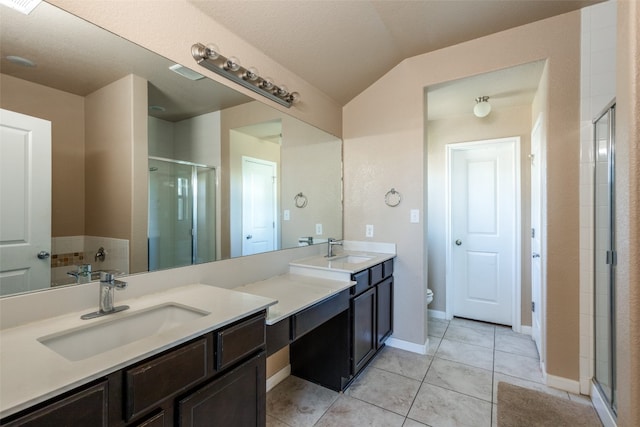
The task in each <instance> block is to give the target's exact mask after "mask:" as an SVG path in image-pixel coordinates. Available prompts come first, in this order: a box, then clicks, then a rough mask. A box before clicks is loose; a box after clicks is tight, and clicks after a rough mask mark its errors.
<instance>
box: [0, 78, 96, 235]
mask: <svg viewBox="0 0 640 427" xmlns="http://www.w3.org/2000/svg"><path fill="white" fill-rule="evenodd" d="M0 87H1V88H2V92H1V94H0V107H2V108H5V109H7V110H11V111H16V112H18V113H22V114H27V115H29V116H34V117H39V118H42V119H46V120H49V121H50V122H51V195H52V197H51V235H52V237H61V236H80V235H83V234H84V226H85V221H84V209H83V207H84V173H85V171H84V98H83V97H81V96H77V95H73V94H71V93H67V92H63V91H60V90H57V89H51V88H49V87H47V86H42V85H39V84H35V83H31V82H28V81H26V80H21V79H17V78H15V77H11V76H8V75H5V74H0Z"/></svg>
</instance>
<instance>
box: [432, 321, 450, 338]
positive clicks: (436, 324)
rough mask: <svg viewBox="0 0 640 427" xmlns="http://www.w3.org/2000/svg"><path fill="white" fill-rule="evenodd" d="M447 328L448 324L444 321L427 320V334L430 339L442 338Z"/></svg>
mask: <svg viewBox="0 0 640 427" xmlns="http://www.w3.org/2000/svg"><path fill="white" fill-rule="evenodd" d="M447 326H449V322H447V321H445V320H438V319H429V320H428V323H427V334H428V335H429V336H432V337H438V338H442V337H443V336H444V333H445V331H446V330H447Z"/></svg>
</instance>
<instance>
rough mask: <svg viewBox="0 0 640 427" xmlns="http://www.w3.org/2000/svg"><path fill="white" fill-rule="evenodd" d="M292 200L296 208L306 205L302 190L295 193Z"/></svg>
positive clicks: (305, 197)
mask: <svg viewBox="0 0 640 427" xmlns="http://www.w3.org/2000/svg"><path fill="white" fill-rule="evenodd" d="M293 201H294V203H295V204H296V208H304V207H306V206H307V196H305V195H304V194H302V192H300V193H298V194H296V196H295V197H294V198H293Z"/></svg>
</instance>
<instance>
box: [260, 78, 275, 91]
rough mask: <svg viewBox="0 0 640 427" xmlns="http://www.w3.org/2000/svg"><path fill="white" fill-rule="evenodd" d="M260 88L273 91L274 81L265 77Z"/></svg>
mask: <svg viewBox="0 0 640 427" xmlns="http://www.w3.org/2000/svg"><path fill="white" fill-rule="evenodd" d="M260 87H261V88H262V89H265V90H271V89H273V79H272V78H271V77H265V78H264V79H262V82H261V83H260Z"/></svg>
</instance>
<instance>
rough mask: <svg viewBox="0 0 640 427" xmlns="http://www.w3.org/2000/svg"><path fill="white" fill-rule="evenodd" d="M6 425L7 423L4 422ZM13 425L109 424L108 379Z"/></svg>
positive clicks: (9, 424) (45, 407)
mask: <svg viewBox="0 0 640 427" xmlns="http://www.w3.org/2000/svg"><path fill="white" fill-rule="evenodd" d="M3 425H5V424H3ZM6 426H7V427H9V426H11V427H14V426H30V427H31V426H33V427H36V426H96V427H98V426H105V427H106V426H107V381H102V382H100V383H99V384H96V385H94V386H92V387H89V388H87V389H84V390H82V391H79V392H77V393H73V394H72V395H70V396H67V397H65V398H62V399H60V400H57V401H55V402H53V403H51V404H49V405H46V406H44V407H43V408H41V409H39V410H37V411H34V412H32V413H30V414H28V415H25V416H24V417H21V418H18V419H17V420H14V421H12V422H9V423H7V424H6Z"/></svg>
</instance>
